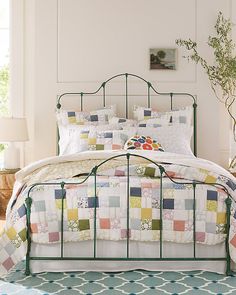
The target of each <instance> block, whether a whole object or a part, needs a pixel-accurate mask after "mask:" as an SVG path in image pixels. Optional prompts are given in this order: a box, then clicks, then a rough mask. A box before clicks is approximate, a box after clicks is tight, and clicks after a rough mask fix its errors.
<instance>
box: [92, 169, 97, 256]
mask: <svg viewBox="0 0 236 295" xmlns="http://www.w3.org/2000/svg"><path fill="white" fill-rule="evenodd" d="M93 173H94V219H93V227H94V229H93V258H96V254H97V253H96V252H97V166H95V167H94V168H93Z"/></svg>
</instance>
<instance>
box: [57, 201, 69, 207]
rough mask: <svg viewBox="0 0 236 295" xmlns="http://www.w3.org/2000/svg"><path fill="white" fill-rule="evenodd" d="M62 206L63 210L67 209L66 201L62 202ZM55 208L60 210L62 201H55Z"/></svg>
mask: <svg viewBox="0 0 236 295" xmlns="http://www.w3.org/2000/svg"><path fill="white" fill-rule="evenodd" d="M63 206H64V209H66V208H67V202H66V200H63ZM56 207H57V208H58V209H62V201H61V200H56Z"/></svg>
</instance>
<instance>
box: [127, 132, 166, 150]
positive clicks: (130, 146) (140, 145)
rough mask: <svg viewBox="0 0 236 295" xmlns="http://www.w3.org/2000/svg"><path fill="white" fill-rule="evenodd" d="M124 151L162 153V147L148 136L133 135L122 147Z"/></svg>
mask: <svg viewBox="0 0 236 295" xmlns="http://www.w3.org/2000/svg"><path fill="white" fill-rule="evenodd" d="M124 149H125V150H134V149H135V150H149V151H161V152H164V149H163V147H162V146H161V144H160V143H158V142H157V141H156V140H155V139H152V138H151V137H150V136H143V135H135V136H132V137H131V138H130V139H128V140H127V141H126V143H125V146H124Z"/></svg>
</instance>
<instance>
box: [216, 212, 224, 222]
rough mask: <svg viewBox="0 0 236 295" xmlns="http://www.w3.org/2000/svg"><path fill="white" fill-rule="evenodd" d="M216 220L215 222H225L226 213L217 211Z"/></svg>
mask: <svg viewBox="0 0 236 295" xmlns="http://www.w3.org/2000/svg"><path fill="white" fill-rule="evenodd" d="M216 222H217V224H225V223H226V213H224V212H220V213H217V219H216Z"/></svg>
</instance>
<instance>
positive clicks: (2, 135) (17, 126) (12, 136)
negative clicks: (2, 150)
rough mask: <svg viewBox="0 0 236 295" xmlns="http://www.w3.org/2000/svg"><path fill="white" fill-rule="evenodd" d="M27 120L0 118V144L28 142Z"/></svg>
mask: <svg viewBox="0 0 236 295" xmlns="http://www.w3.org/2000/svg"><path fill="white" fill-rule="evenodd" d="M27 140H28V131H27V123H26V119H25V118H10V117H9V118H0V142H11V141H12V142H14V141H15V142H18V141H27Z"/></svg>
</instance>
